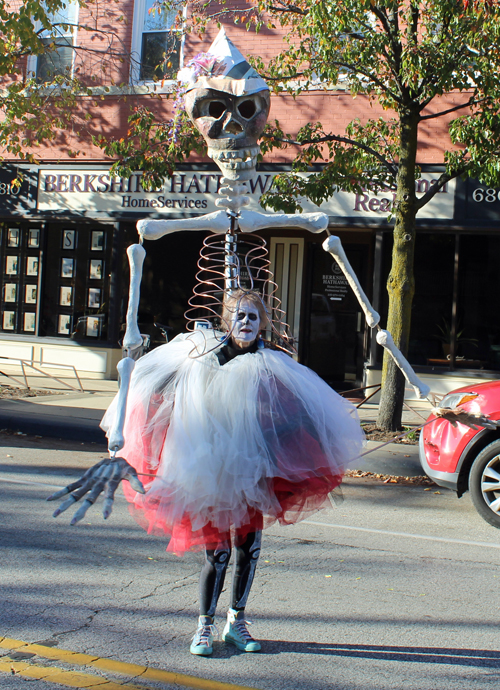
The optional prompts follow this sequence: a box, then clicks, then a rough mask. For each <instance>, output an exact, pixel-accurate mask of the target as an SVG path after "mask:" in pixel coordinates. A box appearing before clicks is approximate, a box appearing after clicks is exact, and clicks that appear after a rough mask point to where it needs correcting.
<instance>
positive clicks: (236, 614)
mask: <svg viewBox="0 0 500 690" xmlns="http://www.w3.org/2000/svg"><path fill="white" fill-rule="evenodd" d="M247 625H251V622H250V621H247V620H245V612H244V611H235V610H234V609H229V611H228V612H227V623H226V627H225V628H224V632H223V633H222V639H223V640H224V642H229V644H234V646H235V647H237V648H238V649H241V651H242V652H259V651H260V642H257V640H254V639H253V637H252V636H251V635H250V633H249V632H248V630H247Z"/></svg>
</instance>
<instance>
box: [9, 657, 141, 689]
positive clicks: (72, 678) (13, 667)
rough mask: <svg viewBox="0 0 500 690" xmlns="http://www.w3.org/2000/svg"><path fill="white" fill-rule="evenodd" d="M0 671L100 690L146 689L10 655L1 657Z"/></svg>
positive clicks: (73, 686)
mask: <svg viewBox="0 0 500 690" xmlns="http://www.w3.org/2000/svg"><path fill="white" fill-rule="evenodd" d="M0 673H9V674H11V675H14V676H21V677H22V678H36V680H44V681H46V682H47V683H57V684H58V685H65V686H66V687H70V688H97V689H98V690H101V689H102V690H124V689H126V690H144V687H142V688H139V687H138V686H137V685H129V684H128V683H127V685H123V684H122V683H114V682H113V681H111V680H107V679H106V678H102V677H100V676H91V675H89V674H88V673H78V672H76V671H64V670H63V669H61V668H55V667H54V666H38V665H36V664H29V663H26V662H24V661H23V662H21V661H14V660H12V659H9V658H8V657H3V658H2V659H0Z"/></svg>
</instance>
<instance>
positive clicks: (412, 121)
mask: <svg viewBox="0 0 500 690" xmlns="http://www.w3.org/2000/svg"><path fill="white" fill-rule="evenodd" d="M418 121H419V116H418V113H413V112H405V113H401V114H400V122H401V155H400V159H399V168H398V176H397V181H396V204H395V213H394V217H395V224H394V246H393V250H392V265H391V272H390V274H389V278H388V280H387V291H388V293H389V313H388V317H387V330H388V331H389V332H390V333H391V334H392V337H393V338H394V343H395V344H396V347H398V348H399V349H400V350H401V352H402V353H403V355H404V356H405V357H406V355H407V353H408V343H409V338H410V323H411V305H412V301H413V294H414V292H415V280H414V276H413V257H414V253H415V216H416V197H415V161H416V155H417V133H418ZM404 388H405V379H404V377H403V374H402V373H401V371H400V370H399V368H398V367H397V366H396V364H395V362H394V360H393V359H392V357H391V356H390V355H389V353H388V352H384V363H383V368H382V394H381V398H380V405H379V413H378V418H377V426H379V427H381V428H382V429H387V430H389V431H396V430H398V429H401V415H402V412H403V400H404Z"/></svg>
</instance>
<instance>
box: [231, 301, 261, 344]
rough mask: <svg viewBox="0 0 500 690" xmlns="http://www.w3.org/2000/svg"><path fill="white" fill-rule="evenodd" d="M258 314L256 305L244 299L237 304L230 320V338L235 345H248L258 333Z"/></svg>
mask: <svg viewBox="0 0 500 690" xmlns="http://www.w3.org/2000/svg"><path fill="white" fill-rule="evenodd" d="M259 330H260V314H259V312H258V309H257V307H256V306H255V305H254V304H253V303H252V302H249V301H248V300H246V299H242V300H241V302H240V303H239V305H238V311H237V312H236V314H235V315H234V317H233V321H232V338H233V341H234V343H235V345H236V346H237V347H249V346H250V345H251V344H252V343H253V342H255V340H257V336H258V335H259Z"/></svg>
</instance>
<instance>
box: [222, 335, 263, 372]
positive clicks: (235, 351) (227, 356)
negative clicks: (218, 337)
mask: <svg viewBox="0 0 500 690" xmlns="http://www.w3.org/2000/svg"><path fill="white" fill-rule="evenodd" d="M258 349H259V346H258V339H257V340H256V341H255V342H253V343H252V344H251V345H250V347H246V348H244V349H242V348H240V347H233V346H232V345H231V344H229V343H228V344H227V345H224V346H223V347H221V349H220V350H219V352H218V353H217V359H218V360H219V364H220V365H221V367H222V366H224V364H227V363H228V362H230V361H231V360H232V359H234V358H235V357H239V356H240V355H247V354H248V353H252V354H254V353H255V352H257V350H258Z"/></svg>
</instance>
